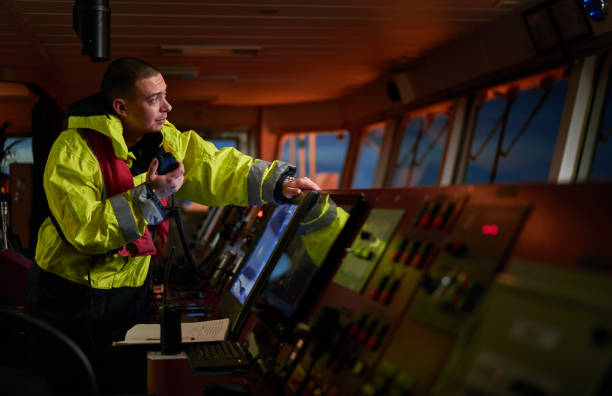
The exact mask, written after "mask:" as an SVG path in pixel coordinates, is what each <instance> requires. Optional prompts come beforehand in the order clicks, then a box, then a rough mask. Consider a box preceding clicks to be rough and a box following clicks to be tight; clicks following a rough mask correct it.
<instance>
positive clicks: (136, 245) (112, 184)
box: [87, 130, 169, 257]
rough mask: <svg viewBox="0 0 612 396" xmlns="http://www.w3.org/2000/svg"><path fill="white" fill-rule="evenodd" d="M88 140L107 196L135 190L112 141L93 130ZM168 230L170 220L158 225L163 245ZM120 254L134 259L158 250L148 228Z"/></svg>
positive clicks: (157, 230) (124, 164)
mask: <svg viewBox="0 0 612 396" xmlns="http://www.w3.org/2000/svg"><path fill="white" fill-rule="evenodd" d="M87 138H88V139H89V143H90V144H91V147H92V148H93V151H94V153H95V155H96V158H97V159H98V163H99V164H100V170H101V171H102V178H103V180H104V188H105V190H106V196H107V197H113V196H115V195H117V194H120V193H122V192H125V191H128V190H131V189H133V188H134V177H133V176H132V173H131V172H130V168H128V166H127V164H126V163H125V161H123V160H122V159H120V158H117V156H115V151H114V150H113V145H112V141H111V139H110V138H109V137H107V136H105V135H103V134H101V133H99V132H96V131H93V130H88V131H87ZM161 202H162V204H164V206H166V205H167V204H168V198H167V197H166V198H163V199H161ZM168 228H169V221H168V219H165V220H164V221H163V222H161V223H160V224H158V225H157V229H156V232H157V233H158V234H159V236H160V237H161V239H162V242H163V243H166V241H167V240H168ZM118 253H119V255H120V256H124V257H125V256H128V255H131V256H133V257H138V256H152V255H154V254H155V253H157V248H156V247H155V244H154V243H153V238H151V233H150V232H149V229H148V227H147V228H145V232H144V235H143V236H142V237H140V238H139V239H137V240H135V241H134V242H131V243H129V244H127V245H125V246H123V247H122V248H121V249H120V250H119V252H118Z"/></svg>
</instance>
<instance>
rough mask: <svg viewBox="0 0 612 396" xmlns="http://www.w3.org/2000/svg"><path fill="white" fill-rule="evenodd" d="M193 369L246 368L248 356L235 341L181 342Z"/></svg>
mask: <svg viewBox="0 0 612 396" xmlns="http://www.w3.org/2000/svg"><path fill="white" fill-rule="evenodd" d="M183 345H184V346H185V353H186V354H187V357H188V358H189V363H190V364H191V367H192V368H193V369H194V370H200V371H216V370H219V371H220V370H235V369H246V368H247V367H248V365H249V357H248V355H247V353H246V352H245V351H244V349H242V347H241V346H240V344H239V343H237V342H235V341H228V340H225V341H215V342H202V343H194V344H183Z"/></svg>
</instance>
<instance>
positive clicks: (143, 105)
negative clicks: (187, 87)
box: [119, 74, 172, 144]
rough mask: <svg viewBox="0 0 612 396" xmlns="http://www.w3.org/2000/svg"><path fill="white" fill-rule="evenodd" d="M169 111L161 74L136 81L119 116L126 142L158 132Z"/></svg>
mask: <svg viewBox="0 0 612 396" xmlns="http://www.w3.org/2000/svg"><path fill="white" fill-rule="evenodd" d="M170 110H172V106H171V105H170V103H168V100H167V99H166V82H165V81H164V78H163V77H162V75H161V74H157V75H155V76H153V77H148V78H141V79H139V80H136V83H135V84H134V89H133V91H132V95H131V97H129V98H127V99H125V113H123V114H120V115H119V116H120V117H121V120H122V122H123V131H124V134H125V135H126V142H127V140H132V141H134V142H135V141H136V140H138V139H140V138H141V137H142V136H143V135H145V134H147V133H150V132H157V131H159V130H160V129H161V127H162V125H164V122H165V121H166V117H167V115H168V112H169V111H170ZM128 144H129V142H128Z"/></svg>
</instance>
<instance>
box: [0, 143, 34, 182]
mask: <svg viewBox="0 0 612 396" xmlns="http://www.w3.org/2000/svg"><path fill="white" fill-rule="evenodd" d="M4 149H5V150H6V149H8V151H7V155H6V156H5V157H3V158H2V163H1V169H0V171H1V172H2V173H3V174H6V175H8V174H10V164H11V163H14V162H17V163H20V164H33V163H34V157H33V154H32V138H31V137H24V138H8V139H6V142H5V143H4Z"/></svg>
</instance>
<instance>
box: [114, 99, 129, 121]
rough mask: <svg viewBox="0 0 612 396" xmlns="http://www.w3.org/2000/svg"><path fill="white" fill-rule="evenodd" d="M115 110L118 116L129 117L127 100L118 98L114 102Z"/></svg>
mask: <svg viewBox="0 0 612 396" xmlns="http://www.w3.org/2000/svg"><path fill="white" fill-rule="evenodd" d="M113 110H115V113H117V115H119V116H124V117H125V116H127V104H126V102H125V99H122V98H116V99H114V100H113Z"/></svg>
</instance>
